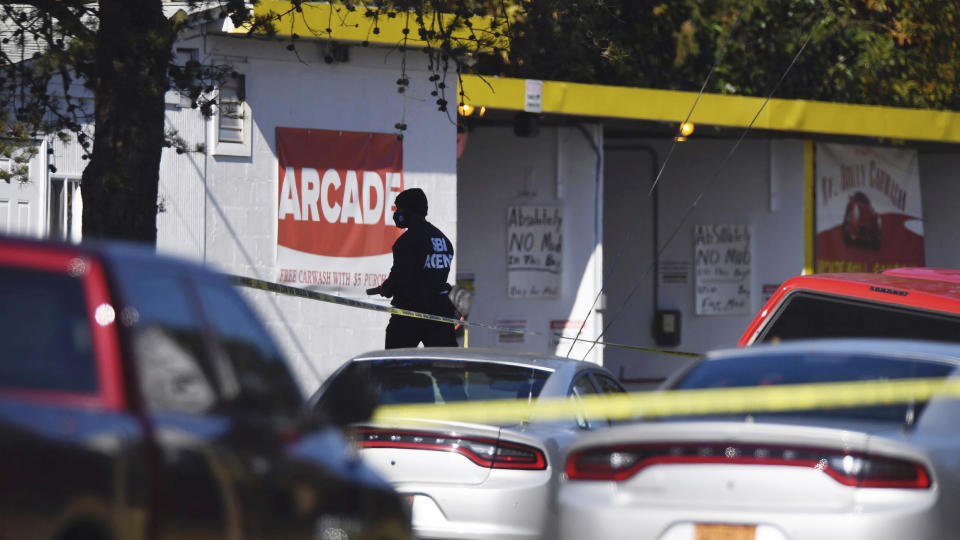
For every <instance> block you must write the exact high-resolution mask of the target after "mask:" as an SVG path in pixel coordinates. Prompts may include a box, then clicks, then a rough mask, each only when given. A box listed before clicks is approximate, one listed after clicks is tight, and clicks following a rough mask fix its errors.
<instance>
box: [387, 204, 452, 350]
mask: <svg viewBox="0 0 960 540" xmlns="http://www.w3.org/2000/svg"><path fill="white" fill-rule="evenodd" d="M395 204H396V206H397V211H396V212H394V214H393V222H394V223H395V224H396V225H397V227H400V228H401V229H406V231H405V232H404V233H403V234H402V235H400V238H397V241H396V242H394V243H393V267H392V268H391V269H390V275H389V276H387V279H386V280H384V282H383V283H382V284H381V285H380V287H379V288H378V289H379V290H377V289H373V291H374V292H375V293H376V292H379V293H380V294H381V295H382V296H384V297H386V298H391V297H392V298H393V300H392V301H391V302H390V303H391V304H392V305H394V306H396V307H398V308H403V309H409V310H412V311H419V312H421V313H430V314H432V315H441V316H443V317H451V318H452V317H455V308H454V306H453V303H452V302H451V301H450V298H449V296H448V294H449V292H450V285H449V284H447V276H448V275H449V274H450V265H451V263H452V262H453V244H452V243H451V242H450V239H449V238H447V237H446V235H444V234H443V233H442V232H440V229H438V228H436V227H434V226H433V225H432V224H431V223H430V222H429V221H427V219H426V217H427V196H426V195H425V194H424V193H423V190H421V189H419V188H412V189H408V190H405V191H403V192H402V193H400V194H399V195H397V198H396V201H395ZM421 342H422V343H423V345H424V347H456V346H457V337H456V333H455V331H454V328H453V325H451V324H447V323H442V322H437V321H429V320H425V319H416V318H413V317H404V316H401V315H391V316H390V322H389V323H388V324H387V337H386V348H387V349H394V348H399V347H416V346H417V345H419V344H420V343H421Z"/></svg>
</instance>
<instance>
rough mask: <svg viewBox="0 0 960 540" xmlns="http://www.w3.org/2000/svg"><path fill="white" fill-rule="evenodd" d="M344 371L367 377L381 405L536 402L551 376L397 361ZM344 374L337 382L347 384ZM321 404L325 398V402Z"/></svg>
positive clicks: (472, 364)
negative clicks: (362, 373)
mask: <svg viewBox="0 0 960 540" xmlns="http://www.w3.org/2000/svg"><path fill="white" fill-rule="evenodd" d="M346 370H351V371H352V372H355V371H363V372H364V373H365V375H364V376H365V377H367V378H368V379H369V380H370V381H371V383H372V385H373V386H374V390H375V392H376V394H377V402H378V403H379V404H381V405H392V404H401V403H448V402H455V401H486V400H495V399H528V400H532V399H536V398H537V396H539V395H540V391H541V390H542V389H543V385H544V384H545V383H546V382H547V379H548V378H549V377H550V374H551V373H552V372H551V371H548V370H542V369H533V368H529V367H525V366H518V365H510V364H500V363H495V362H477V361H469V362H466V361H452V360H428V359H397V360H374V361H364V362H354V363H352V364H351V365H350V366H348V367H347V368H346ZM346 370H344V371H343V372H341V375H339V376H338V377H337V378H336V379H334V380H333V381H331V382H330V385H335V384H338V380H348V377H346V376H343V374H345V373H346ZM321 400H322V398H321Z"/></svg>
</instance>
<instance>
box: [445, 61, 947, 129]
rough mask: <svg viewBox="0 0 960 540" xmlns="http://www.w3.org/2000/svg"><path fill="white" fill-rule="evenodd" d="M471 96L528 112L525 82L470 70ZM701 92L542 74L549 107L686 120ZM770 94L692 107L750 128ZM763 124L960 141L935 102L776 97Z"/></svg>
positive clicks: (700, 114) (548, 110) (700, 118)
mask: <svg viewBox="0 0 960 540" xmlns="http://www.w3.org/2000/svg"><path fill="white" fill-rule="evenodd" d="M463 90H464V92H465V94H466V96H465V103H467V104H470V105H474V106H477V107H479V106H481V105H482V106H484V107H487V108H488V109H502V110H511V111H522V110H523V108H524V100H525V81H524V80H523V79H511V78H501V77H480V76H477V75H464V76H463ZM696 97H697V94H696V93H695V92H679V91H675V90H654V89H651V88H630V87H623V86H605V85H598V84H581V83H569V82H559V81H543V85H542V112H543V113H545V114H563V115H573V116H589V117H596V118H619V119H627V120H654V121H664V122H676V123H678V124H679V123H680V122H681V121H683V120H684V119H685V118H686V117H687V113H688V112H690V107H691V106H693V103H694V100H695V99H696ZM762 103H763V98H757V97H745V96H730V95H720V94H704V95H703V97H702V98H701V99H700V103H698V104H697V107H696V109H695V110H694V112H693V116H692V117H691V121H692V122H694V123H695V124H703V125H713V126H722V127H734V128H736V127H746V126H748V125H749V124H750V121H751V120H752V119H753V117H754V115H756V114H757V111H758V110H759V109H760V105H761V104H762ZM753 126H754V128H756V129H770V130H780V131H797V132H805V133H819V134H830V135H850V136H860V137H883V138H890V139H904V140H907V139H909V140H922V141H936V142H946V143H960V113H956V112H951V111H935V110H929V109H907V108H901V107H878V106H872V105H850V104H844V103H830V102H824V101H806V100H800V99H771V100H770V102H769V103H767V106H766V107H765V108H764V110H763V112H762V113H761V114H760V116H759V117H758V118H757V121H756V122H755V123H754V125H753Z"/></svg>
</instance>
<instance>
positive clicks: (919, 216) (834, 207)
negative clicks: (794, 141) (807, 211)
mask: <svg viewBox="0 0 960 540" xmlns="http://www.w3.org/2000/svg"><path fill="white" fill-rule="evenodd" d="M815 171H816V187H815V189H816V192H815V199H816V223H817V236H816V257H817V268H816V270H817V272H876V271H878V270H883V269H886V268H894V267H899V266H923V265H924V260H925V259H924V248H923V210H922V207H921V202H920V172H919V169H918V161H917V152H916V151H915V150H900V149H893V148H882V147H870V146H850V145H840V144H818V145H817V147H816V165H815Z"/></svg>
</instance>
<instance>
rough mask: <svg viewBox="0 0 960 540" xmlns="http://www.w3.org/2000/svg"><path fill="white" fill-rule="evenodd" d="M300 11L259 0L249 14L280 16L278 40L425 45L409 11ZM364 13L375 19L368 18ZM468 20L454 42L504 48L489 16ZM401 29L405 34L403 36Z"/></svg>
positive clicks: (430, 18)
mask: <svg viewBox="0 0 960 540" xmlns="http://www.w3.org/2000/svg"><path fill="white" fill-rule="evenodd" d="M300 9H301V10H300V12H296V11H294V8H293V4H291V3H290V2H289V1H288V0H260V2H258V3H257V4H255V5H254V7H253V13H254V15H255V16H263V15H269V14H270V13H273V14H275V15H278V16H280V19H279V20H278V21H277V22H276V29H277V35H278V36H281V37H288V36H290V35H292V34H296V35H297V36H299V37H302V38H322V39H332V40H336V41H344V42H356V43H361V42H364V41H366V42H369V43H371V44H380V45H390V46H396V45H402V44H403V43H404V38H406V45H407V46H408V47H425V46H426V45H427V41H426V40H424V39H423V37H422V36H421V35H420V32H419V31H420V28H421V25H420V24H418V23H417V21H416V15H415V14H414V13H413V12H395V16H393V17H390V15H389V13H387V12H378V11H377V10H376V8H373V7H369V8H367V7H358V8H356V9H354V10H353V11H350V10H348V9H347V8H346V6H344V5H343V4H339V3H332V4H331V3H329V2H304V3H303V4H301V7H300ZM368 12H369V13H371V14H373V13H376V14H377V16H376V17H375V18H374V17H371V16H368V15H367V14H368ZM454 18H455V16H454V15H451V14H448V13H440V14H438V13H429V14H425V15H424V25H425V26H426V27H427V28H429V29H436V28H440V27H443V28H446V27H448V26H449V25H450V24H451V22H452V21H453V20H454ZM468 21H469V25H468V26H461V27H460V28H458V29H457V30H455V31H454V32H453V34H452V37H453V38H454V39H455V40H463V41H471V40H472V39H479V40H488V41H489V40H494V41H496V42H498V43H497V45H498V46H499V47H501V48H502V47H506V46H507V45H508V42H507V40H506V38H505V37H503V36H501V35H499V33H498V31H497V29H496V28H495V27H494V26H495V25H494V19H493V17H470V18H469V19H468ZM328 29H329V31H328ZM404 30H406V31H407V32H406V33H404ZM234 32H238V33H244V32H246V29H244V28H237V29H236V30H234ZM481 50H482V49H481Z"/></svg>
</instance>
